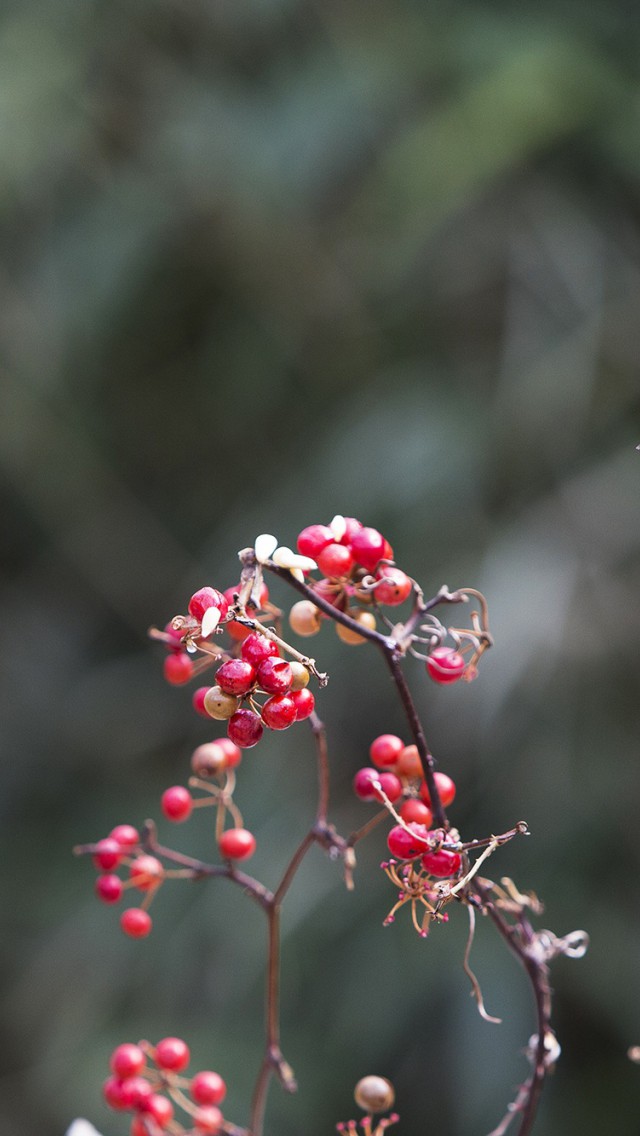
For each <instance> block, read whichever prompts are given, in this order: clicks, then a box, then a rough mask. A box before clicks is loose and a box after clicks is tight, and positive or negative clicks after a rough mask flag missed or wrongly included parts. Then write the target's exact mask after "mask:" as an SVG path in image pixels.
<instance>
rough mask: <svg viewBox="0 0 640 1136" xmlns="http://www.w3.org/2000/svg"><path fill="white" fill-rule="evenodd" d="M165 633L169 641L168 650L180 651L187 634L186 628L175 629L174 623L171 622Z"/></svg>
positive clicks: (166, 644)
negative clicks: (184, 636) (183, 637)
mask: <svg viewBox="0 0 640 1136" xmlns="http://www.w3.org/2000/svg"><path fill="white" fill-rule="evenodd" d="M164 633H165V635H166V636H167V640H168V642H166V643H165V647H166V648H167V650H168V651H172V650H173V651H180V650H181V649H182V636H183V635H184V633H185V629H184V627H174V626H173V623H172V622H169V623H167V625H166V626H165V628H164Z"/></svg>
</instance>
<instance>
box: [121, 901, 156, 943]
mask: <svg viewBox="0 0 640 1136" xmlns="http://www.w3.org/2000/svg"><path fill="white" fill-rule="evenodd" d="M152 926H153V925H152V922H151V916H150V914H149V912H148V911H143V910H142V908H127V909H126V911H123V913H122V916H120V927H122V929H123V930H124V933H125V935H130V936H131V938H144V937H146V936H147V935H149V933H150V930H151V927H152Z"/></svg>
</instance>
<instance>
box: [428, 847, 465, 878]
mask: <svg viewBox="0 0 640 1136" xmlns="http://www.w3.org/2000/svg"><path fill="white" fill-rule="evenodd" d="M461 866H462V857H461V856H460V854H459V853H458V852H448V851H446V850H445V849H444V848H441V849H440V851H439V852H425V853H424V855H423V857H422V867H423V868H424V869H425V871H427V872H428V873H429V875H431V876H439V877H440V878H441V879H446V878H447V876H457V874H458V872H459V871H460V868H461Z"/></svg>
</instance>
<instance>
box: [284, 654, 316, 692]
mask: <svg viewBox="0 0 640 1136" xmlns="http://www.w3.org/2000/svg"><path fill="white" fill-rule="evenodd" d="M289 666H290V667H291V675H292V682H291V689H292V690H304V688H305V686H308V685H309V679H310V678H311V675H310V674H309V671H308V670H307V668H306V667H305V666H303V664H302V663H299V662H297V660H295V659H292V660H291V661H290V662H289Z"/></svg>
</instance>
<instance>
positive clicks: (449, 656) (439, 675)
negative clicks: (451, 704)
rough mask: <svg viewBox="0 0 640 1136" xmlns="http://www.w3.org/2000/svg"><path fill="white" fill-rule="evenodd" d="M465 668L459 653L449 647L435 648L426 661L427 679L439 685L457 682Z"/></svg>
mask: <svg viewBox="0 0 640 1136" xmlns="http://www.w3.org/2000/svg"><path fill="white" fill-rule="evenodd" d="M466 666H467V664H466V663H465V661H464V658H463V657H462V655H461V654H460V652H459V651H454V650H453V649H452V648H451V647H436V649H435V651H432V652H431V654H430V655H429V656H428V658H427V661H426V668H427V673H428V674H429V677H430V678H432V679H433V681H434V682H440V683H450V682H457V681H458V679H459V678H462V676H463V674H464V672H465V670H466Z"/></svg>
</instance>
